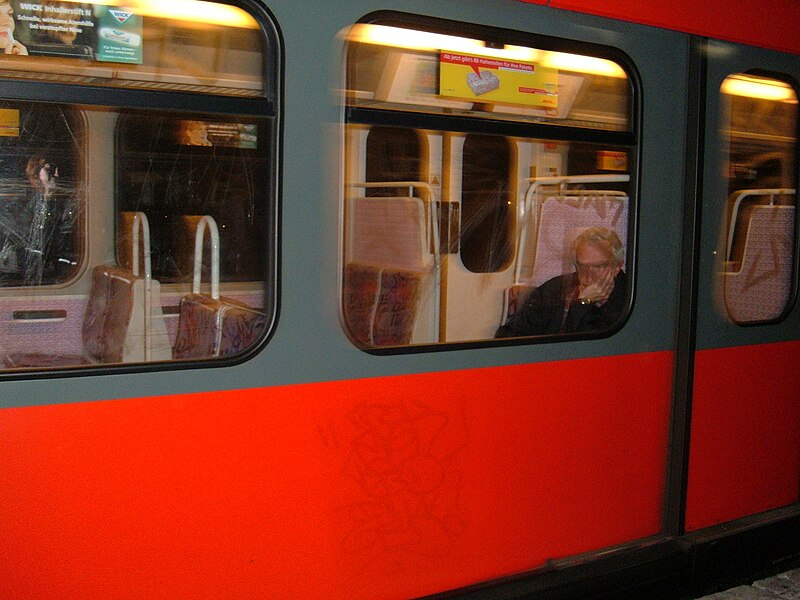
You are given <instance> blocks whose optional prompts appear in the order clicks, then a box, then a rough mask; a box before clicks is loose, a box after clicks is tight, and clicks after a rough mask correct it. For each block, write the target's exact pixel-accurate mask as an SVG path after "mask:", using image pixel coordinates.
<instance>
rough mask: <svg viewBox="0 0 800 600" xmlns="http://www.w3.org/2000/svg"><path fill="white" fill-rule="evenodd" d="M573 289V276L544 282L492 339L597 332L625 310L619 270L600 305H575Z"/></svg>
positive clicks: (563, 276)
mask: <svg viewBox="0 0 800 600" xmlns="http://www.w3.org/2000/svg"><path fill="white" fill-rule="evenodd" d="M577 286H578V276H577V274H576V273H568V274H566V275H559V276H558V277H553V279H550V280H549V281H546V282H545V283H543V284H542V285H540V286H539V287H538V288H536V289H535V290H534V291H533V293H532V294H531V296H530V298H529V299H528V301H527V302H526V303H525V304H524V305H523V306H522V308H520V309H519V311H518V312H517V313H516V314H515V315H512V316H511V317H510V318H509V319H508V321H506V324H505V325H503V326H501V327H500V328H499V329H498V330H497V333H495V337H496V338H506V337H519V336H526V335H546V334H553V333H572V332H577V331H599V330H601V329H607V328H609V327H611V326H612V325H613V324H614V322H615V321H616V320H617V319H618V318H619V317H620V316H621V315H622V313H623V311H624V310H625V295H626V289H627V287H626V286H627V283H626V277H625V273H624V272H623V271H620V272H619V273H617V276H616V278H615V279H614V290H613V291H612V292H611V295H610V296H609V298H608V300H606V302H605V303H604V304H603V305H602V306H597V305H596V304H589V305H585V304H580V303H579V302H577V298H576V296H577V294H576V292H575V290H576V288H577ZM565 309H566V311H567V312H566V314H565Z"/></svg>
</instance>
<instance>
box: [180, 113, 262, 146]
mask: <svg viewBox="0 0 800 600" xmlns="http://www.w3.org/2000/svg"><path fill="white" fill-rule="evenodd" d="M176 134H177V140H176V141H177V142H178V143H179V144H181V145H182V146H217V147H221V148H241V149H248V150H256V149H257V148H258V126H257V125H251V124H245V123H219V122H207V121H188V120H187V121H178V128H177V131H176Z"/></svg>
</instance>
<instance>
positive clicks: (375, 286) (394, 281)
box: [344, 263, 423, 346]
mask: <svg viewBox="0 0 800 600" xmlns="http://www.w3.org/2000/svg"><path fill="white" fill-rule="evenodd" d="M422 277H423V274H422V273H420V272H417V271H409V270H405V269H391V268H378V267H375V266H372V265H361V264H355V263H352V264H349V265H347V266H346V268H345V284H344V287H345V291H344V319H345V322H346V324H347V327H348V329H349V331H350V334H351V336H352V337H353V338H354V339H355V340H356V341H358V342H360V343H362V344H364V345H367V346H398V345H404V344H409V343H410V342H411V336H412V334H413V333H414V325H415V323H416V318H417V310H418V307H419V302H420V296H421V283H422Z"/></svg>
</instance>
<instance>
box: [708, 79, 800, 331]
mask: <svg viewBox="0 0 800 600" xmlns="http://www.w3.org/2000/svg"><path fill="white" fill-rule="evenodd" d="M721 97H722V103H723V108H724V111H723V114H724V115H725V116H724V119H725V121H724V125H723V138H724V140H725V144H726V150H727V166H728V168H727V184H728V185H727V187H728V201H727V202H726V204H725V215H724V219H723V223H724V226H723V239H724V243H725V253H724V258H723V261H724V262H723V267H722V269H721V277H722V280H723V285H722V291H723V300H724V307H725V309H724V310H725V312H726V314H727V315H728V316H729V317H730V318H731V319H732V320H733V321H735V322H737V323H753V322H761V321H772V320H775V319H777V318H779V317H780V316H781V314H782V313H783V312H784V311H785V310H786V308H787V305H788V302H789V298H790V296H791V288H792V272H793V265H794V262H793V250H794V240H795V235H796V234H795V222H796V219H795V206H796V204H797V202H796V197H797V196H796V191H795V183H794V182H795V181H796V177H797V173H796V151H797V150H796V149H797V138H796V134H795V132H796V131H797V94H796V92H795V90H794V89H793V88H792V87H791V86H789V85H788V84H786V83H784V82H782V81H779V80H777V79H773V78H768V77H755V76H752V75H746V74H735V75H731V76H730V77H728V78H727V79H726V80H725V81H724V82H723V85H722V88H721Z"/></svg>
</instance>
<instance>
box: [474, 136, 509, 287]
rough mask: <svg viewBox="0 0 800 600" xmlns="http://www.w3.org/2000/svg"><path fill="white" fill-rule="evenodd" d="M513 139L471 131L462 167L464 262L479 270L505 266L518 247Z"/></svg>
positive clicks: (477, 271)
mask: <svg viewBox="0 0 800 600" xmlns="http://www.w3.org/2000/svg"><path fill="white" fill-rule="evenodd" d="M511 152H512V149H511V145H510V144H509V141H508V140H507V139H505V138H503V137H500V136H491V135H481V134H470V135H468V136H467V138H466V140H465V141H464V155H463V158H462V170H461V261H462V262H463V263H464V266H466V268H467V269H469V270H470V271H473V272H475V273H492V272H496V271H500V270H503V269H505V268H506V267H507V266H508V263H509V261H510V260H511V258H512V256H513V250H514V240H513V232H514V209H515V208H516V202H515V201H514V199H515V196H516V195H515V194H514V190H513V189H512V188H511V182H512V181H513V178H512V170H511V165H512V156H511Z"/></svg>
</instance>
